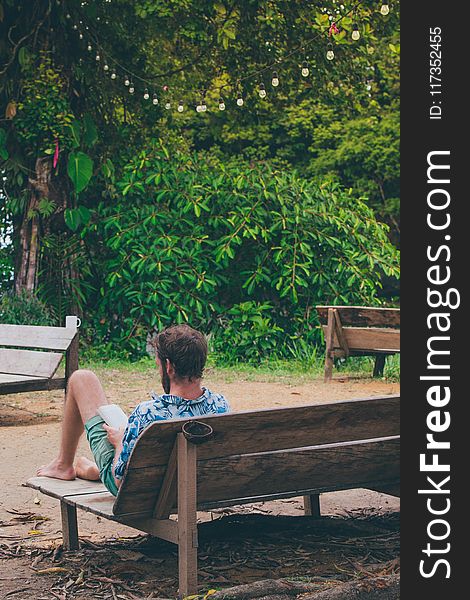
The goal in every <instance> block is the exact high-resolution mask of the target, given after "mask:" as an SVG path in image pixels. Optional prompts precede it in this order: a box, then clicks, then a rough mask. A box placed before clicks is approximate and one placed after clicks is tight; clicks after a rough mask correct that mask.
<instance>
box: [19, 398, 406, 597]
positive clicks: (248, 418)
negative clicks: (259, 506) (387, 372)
mask: <svg viewBox="0 0 470 600" xmlns="http://www.w3.org/2000/svg"><path fill="white" fill-rule="evenodd" d="M399 405H400V398H399V396H386V397H381V398H365V399H356V400H349V401H342V402H332V403H329V404H321V405H318V404H317V405H308V406H297V407H293V408H278V409H267V410H258V411H246V412H240V413H231V414H221V415H210V416H206V417H196V418H193V419H184V420H182V419H178V420H173V421H165V422H159V423H156V424H153V425H151V426H150V427H148V428H147V429H146V430H144V432H143V433H142V434H141V436H140V437H139V439H138V441H137V443H136V445H135V447H134V449H133V452H132V454H131V457H130V460H129V463H128V465H127V469H126V472H125V475H124V478H123V481H122V484H121V487H120V490H119V493H118V496H117V497H116V498H114V497H113V496H112V495H111V494H110V493H109V492H108V491H107V490H106V489H105V487H104V486H103V485H102V484H101V483H100V482H90V481H83V480H80V479H76V480H74V481H60V480H57V479H47V478H45V477H33V478H32V479H29V480H28V482H27V483H26V485H28V486H30V487H32V488H34V489H38V490H40V491H41V492H43V493H44V494H47V495H49V496H52V497H54V498H58V499H59V500H60V503H61V511H62V531H63V539H64V546H65V548H66V549H76V548H78V543H79V542H78V528H77V515H76V510H77V508H81V509H82V510H85V511H89V512H92V513H95V514H97V515H100V516H102V517H106V518H107V519H111V520H114V521H117V522H120V523H124V524H126V525H129V526H131V527H134V528H136V529H139V530H141V531H145V532H147V533H150V534H151V535H154V536H157V537H160V538H162V539H164V540H168V541H170V542H173V543H175V544H177V545H178V561H179V594H180V597H181V596H185V595H188V594H194V593H196V592H197V546H198V534H197V514H196V511H197V510H201V511H204V510H210V509H213V508H221V507H226V506H232V505H238V504H246V503H249V502H259V501H264V500H272V499H279V498H290V497H295V496H304V500H305V508H306V513H307V514H310V515H312V514H313V515H315V516H319V515H320V502H319V495H320V494H321V493H323V492H328V491H335V490H344V489H351V488H369V489H372V490H377V491H383V492H386V493H390V494H392V495H399V472H400V470H399V421H400V415H399V410H400V408H399ZM197 419H199V420H200V421H202V422H203V423H204V425H205V426H207V425H209V426H210V427H211V428H212V430H213V435H212V437H210V438H209V439H208V440H207V441H205V442H204V443H202V444H200V445H196V444H194V443H192V441H191V440H188V439H187V437H186V436H185V434H184V433H183V426H184V427H185V428H187V427H188V424H189V425H190V424H191V421H192V422H194V421H196V422H197ZM192 424H194V423H192ZM172 513H176V515H177V519H175V518H170V515H171V514H172Z"/></svg>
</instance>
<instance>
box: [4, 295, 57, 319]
mask: <svg viewBox="0 0 470 600" xmlns="http://www.w3.org/2000/svg"><path fill="white" fill-rule="evenodd" d="M0 323H11V324H13V325H57V321H56V320H55V318H54V317H53V315H52V313H51V311H50V310H49V309H48V307H47V306H46V304H44V303H43V302H41V301H40V300H39V299H38V298H37V297H36V296H35V295H31V294H28V293H27V292H21V293H20V294H18V295H15V294H13V293H12V292H7V293H4V294H2V296H0Z"/></svg>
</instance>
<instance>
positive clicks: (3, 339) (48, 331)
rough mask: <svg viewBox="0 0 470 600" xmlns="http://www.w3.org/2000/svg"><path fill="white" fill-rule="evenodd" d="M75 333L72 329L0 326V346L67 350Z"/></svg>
mask: <svg viewBox="0 0 470 600" xmlns="http://www.w3.org/2000/svg"><path fill="white" fill-rule="evenodd" d="M76 333H77V330H76V328H74V327H38V326H35V325H5V324H2V325H0V346H15V347H20V348H42V349H45V350H67V348H68V347H69V346H70V343H71V341H72V340H73V338H74V336H75V334H76Z"/></svg>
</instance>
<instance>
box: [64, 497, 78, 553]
mask: <svg viewBox="0 0 470 600" xmlns="http://www.w3.org/2000/svg"><path fill="white" fill-rule="evenodd" d="M60 512H61V516H62V538H63V544H64V550H78V525H77V508H76V507H75V506H71V505H70V504H66V503H65V502H63V501H62V500H61V502H60Z"/></svg>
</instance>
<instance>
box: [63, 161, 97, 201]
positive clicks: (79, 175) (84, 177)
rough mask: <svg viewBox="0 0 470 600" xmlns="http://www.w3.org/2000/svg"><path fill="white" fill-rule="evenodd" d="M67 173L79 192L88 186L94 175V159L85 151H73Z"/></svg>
mask: <svg viewBox="0 0 470 600" xmlns="http://www.w3.org/2000/svg"><path fill="white" fill-rule="evenodd" d="M67 173H68V175H69V177H70V179H71V180H72V182H73V185H74V188H75V191H76V192H77V194H78V193H80V192H81V191H82V190H84V189H85V188H86V186H87V185H88V183H89V181H90V179H91V176H92V175H93V161H92V160H91V158H90V157H89V156H88V154H85V153H84V152H71V153H70V155H69V160H68V164H67Z"/></svg>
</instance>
